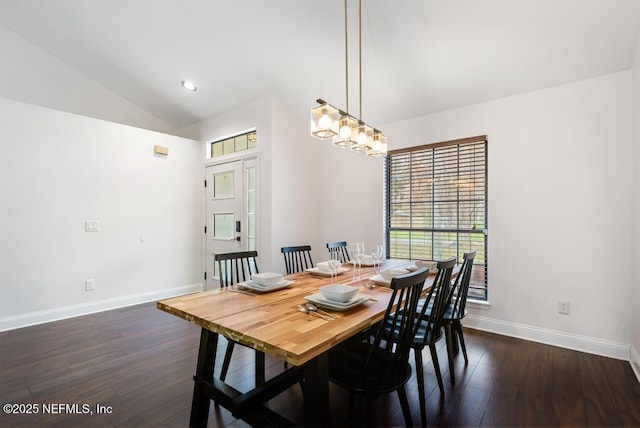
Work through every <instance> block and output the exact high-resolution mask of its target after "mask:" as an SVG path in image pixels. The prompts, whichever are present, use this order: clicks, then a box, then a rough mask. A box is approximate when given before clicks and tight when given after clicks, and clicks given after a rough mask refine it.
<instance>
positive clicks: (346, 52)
mask: <svg viewBox="0 0 640 428" xmlns="http://www.w3.org/2000/svg"><path fill="white" fill-rule="evenodd" d="M348 34H349V31H348V25H347V0H344V66H345V89H346V98H347V105H346V107H347V111H349V36H348Z"/></svg>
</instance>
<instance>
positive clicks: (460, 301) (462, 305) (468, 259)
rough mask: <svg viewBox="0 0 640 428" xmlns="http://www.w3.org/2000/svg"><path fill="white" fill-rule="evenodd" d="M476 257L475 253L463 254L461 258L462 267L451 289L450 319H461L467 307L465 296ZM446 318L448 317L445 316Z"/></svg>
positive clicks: (467, 292)
mask: <svg viewBox="0 0 640 428" xmlns="http://www.w3.org/2000/svg"><path fill="white" fill-rule="evenodd" d="M475 257H476V251H475V250H474V251H471V252H468V253H464V256H463V257H462V267H461V268H460V274H458V277H457V278H456V281H455V283H454V284H453V287H452V289H451V299H450V300H449V301H450V302H451V303H452V311H451V317H452V318H462V317H463V316H464V311H465V309H466V305H467V296H468V295H469V284H470V283H471V272H472V271H473V260H474V259H475ZM447 316H448V315H447Z"/></svg>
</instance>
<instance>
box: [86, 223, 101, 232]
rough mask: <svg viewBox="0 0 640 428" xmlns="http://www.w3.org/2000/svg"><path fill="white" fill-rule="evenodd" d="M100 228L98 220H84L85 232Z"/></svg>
mask: <svg viewBox="0 0 640 428" xmlns="http://www.w3.org/2000/svg"><path fill="white" fill-rule="evenodd" d="M98 230H100V222H99V221H98V220H87V221H85V222H84V231H85V232H97V231H98Z"/></svg>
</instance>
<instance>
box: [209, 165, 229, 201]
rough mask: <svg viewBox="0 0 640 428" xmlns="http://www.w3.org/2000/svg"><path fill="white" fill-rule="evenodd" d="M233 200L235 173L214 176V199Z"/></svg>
mask: <svg viewBox="0 0 640 428" xmlns="http://www.w3.org/2000/svg"><path fill="white" fill-rule="evenodd" d="M225 198H233V171H229V172H223V173H221V174H214V175H213V199H225Z"/></svg>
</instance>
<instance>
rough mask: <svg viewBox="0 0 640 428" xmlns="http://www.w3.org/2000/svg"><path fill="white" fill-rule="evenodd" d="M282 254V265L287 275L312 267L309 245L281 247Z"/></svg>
mask: <svg viewBox="0 0 640 428" xmlns="http://www.w3.org/2000/svg"><path fill="white" fill-rule="evenodd" d="M280 251H281V252H282V254H283V256H284V267H285V270H286V272H287V275H291V274H292V273H296V272H302V271H303V270H305V269H310V268H312V267H313V260H312V259H311V246H310V245H300V246H297V247H282V248H281V249H280Z"/></svg>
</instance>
